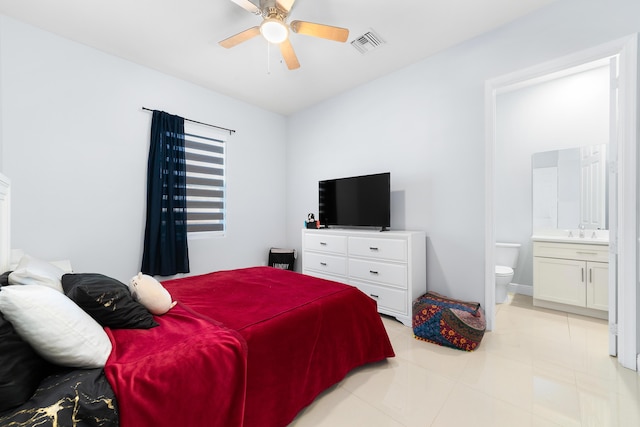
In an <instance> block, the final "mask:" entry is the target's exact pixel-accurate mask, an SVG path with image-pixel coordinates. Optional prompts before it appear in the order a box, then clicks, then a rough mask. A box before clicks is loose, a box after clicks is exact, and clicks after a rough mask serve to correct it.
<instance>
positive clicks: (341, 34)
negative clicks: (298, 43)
mask: <svg viewBox="0 0 640 427" xmlns="http://www.w3.org/2000/svg"><path fill="white" fill-rule="evenodd" d="M289 26H290V27H291V30H292V31H293V32H294V33H298V34H304V35H307V36H313V37H320V38H323V39H328V40H333V41H337V42H346V41H347V39H348V38H349V30H347V29H346V28H340V27H332V26H331V25H324V24H314V23H313V22H306V21H292V22H291V24H289Z"/></svg>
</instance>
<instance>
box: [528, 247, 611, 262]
mask: <svg viewBox="0 0 640 427" xmlns="http://www.w3.org/2000/svg"><path fill="white" fill-rule="evenodd" d="M533 256H534V257H545V258H562V259H575V260H579V261H597V262H609V246H608V245H585V244H582V245H580V244H574V243H556V242H533Z"/></svg>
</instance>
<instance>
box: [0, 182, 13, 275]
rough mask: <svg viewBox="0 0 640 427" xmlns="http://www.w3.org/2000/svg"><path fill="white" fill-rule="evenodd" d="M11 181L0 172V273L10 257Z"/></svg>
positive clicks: (7, 264)
mask: <svg viewBox="0 0 640 427" xmlns="http://www.w3.org/2000/svg"><path fill="white" fill-rule="evenodd" d="M10 204H11V181H10V180H9V178H7V177H6V176H4V175H2V174H1V173H0V274H2V273H4V272H5V271H7V270H8V269H9V261H10V257H11V235H10V231H11V221H10V220H11V217H10V215H11V209H10Z"/></svg>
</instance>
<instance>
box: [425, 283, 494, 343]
mask: <svg viewBox="0 0 640 427" xmlns="http://www.w3.org/2000/svg"><path fill="white" fill-rule="evenodd" d="M485 329H486V321H485V318H484V312H483V311H482V308H481V307H480V304H479V303H477V302H476V303H474V302H467V301H460V300H456V299H452V298H448V297H446V296H444V295H440V294H437V293H435V292H427V293H426V294H424V295H422V296H421V297H419V298H417V299H416V300H415V301H414V302H413V333H414V336H415V337H416V338H417V339H419V340H423V341H428V342H432V343H435V344H438V345H443V346H447V347H453V348H457V349H460V350H466V351H473V350H475V349H476V348H478V346H479V345H480V341H482V337H483V336H484V331H485Z"/></svg>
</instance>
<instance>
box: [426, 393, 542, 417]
mask: <svg viewBox="0 0 640 427" xmlns="http://www.w3.org/2000/svg"><path fill="white" fill-rule="evenodd" d="M423 425H424V426H430V427H469V426H473V427H530V426H532V415H531V413H529V412H528V411H523V410H522V409H521V408H518V407H517V406H514V405H511V404H509V403H507V402H504V401H502V400H499V399H494V398H492V397H490V396H487V395H486V394H484V393H482V392H481V391H478V390H474V389H472V388H470V387H468V386H466V385H464V384H462V383H458V384H457V385H456V387H455V388H454V390H453V391H452V393H451V395H450V397H449V399H447V403H446V404H445V406H444V407H443V408H442V410H441V411H440V413H438V416H437V417H436V419H435V421H434V422H433V424H423Z"/></svg>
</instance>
